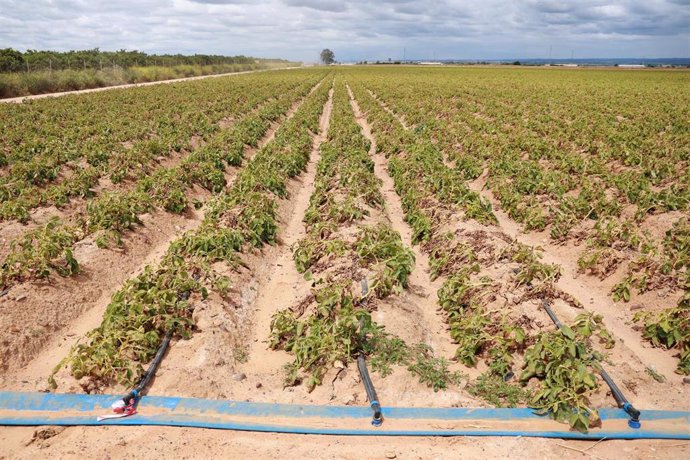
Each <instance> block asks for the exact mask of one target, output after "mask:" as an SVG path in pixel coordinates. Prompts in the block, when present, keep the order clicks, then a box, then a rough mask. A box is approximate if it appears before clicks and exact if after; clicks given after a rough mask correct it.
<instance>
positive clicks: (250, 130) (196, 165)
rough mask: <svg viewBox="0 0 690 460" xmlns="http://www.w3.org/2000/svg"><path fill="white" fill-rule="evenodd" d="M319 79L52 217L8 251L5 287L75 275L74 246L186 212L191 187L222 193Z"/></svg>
mask: <svg viewBox="0 0 690 460" xmlns="http://www.w3.org/2000/svg"><path fill="white" fill-rule="evenodd" d="M315 80H316V77H315V78H314V79H310V80H309V81H307V82H305V83H303V84H301V85H299V86H297V87H296V88H294V89H292V90H289V91H287V92H286V93H284V94H283V95H282V96H281V97H279V98H277V99H275V100H273V101H271V102H269V103H266V104H264V105H263V106H262V107H261V108H260V109H259V110H258V112H256V113H249V114H247V115H245V116H244V117H242V118H240V119H239V120H237V121H236V122H235V123H234V124H233V125H232V126H231V127H229V128H224V129H221V130H218V131H216V132H215V133H214V135H213V136H212V137H210V138H209V139H208V142H206V143H205V144H204V145H203V146H200V147H198V148H196V149H194V150H192V151H191V152H190V153H189V154H187V155H186V156H184V157H183V158H182V160H181V161H180V163H179V164H178V165H175V166H171V167H159V168H158V169H156V170H155V171H153V172H151V173H150V174H148V175H144V176H143V177H142V178H140V179H139V180H137V181H136V182H135V183H134V186H133V188H132V189H131V190H128V191H106V192H104V193H102V194H101V195H100V196H98V197H96V198H94V199H91V200H89V201H88V202H87V203H86V209H85V210H84V212H83V213H78V214H77V215H75V216H71V218H70V219H68V220H64V221H63V220H60V219H59V218H53V219H51V220H50V221H49V222H47V223H46V224H44V225H42V226H40V227H39V228H37V229H35V230H31V231H28V232H25V233H24V234H23V235H22V236H21V237H19V238H18V239H17V240H15V241H13V242H12V243H11V244H10V252H9V254H8V255H7V257H6V258H5V260H4V262H3V264H2V267H0V281H1V284H2V286H3V287H5V288H6V287H7V286H10V285H12V284H14V283H17V282H21V281H24V280H26V279H30V278H43V277H47V276H49V275H50V273H51V271H57V272H58V273H59V274H61V275H70V274H74V273H76V272H77V271H78V270H79V264H78V261H77V260H76V259H75V258H74V256H73V252H72V247H73V245H74V244H75V243H76V242H77V241H80V240H81V239H83V238H85V237H86V236H87V235H92V234H95V236H96V243H97V244H98V246H99V247H107V246H109V245H110V244H112V243H113V242H115V243H116V244H120V235H121V233H122V232H124V231H126V230H128V229H132V228H134V227H135V226H136V225H137V224H139V223H141V221H140V219H139V216H140V215H141V214H143V213H146V212H150V211H152V210H153V209H156V208H162V209H164V210H166V211H169V212H174V213H178V214H180V213H182V212H184V211H185V210H186V209H187V208H188V206H189V200H188V198H187V191H188V189H190V188H191V187H192V186H193V185H199V186H201V187H203V188H205V189H207V190H209V191H210V192H213V193H217V192H219V191H221V190H222V189H223V188H224V187H225V185H226V178H225V174H224V173H225V170H226V167H228V166H239V165H240V164H241V162H242V158H243V153H244V148H245V145H249V146H254V147H255V146H257V143H258V141H259V139H261V137H263V136H264V134H265V133H266V132H267V131H268V129H269V127H270V125H271V123H273V122H275V121H277V120H279V119H280V118H281V117H282V116H283V115H284V114H285V113H287V111H288V110H289V109H290V107H291V106H292V105H293V104H294V101H295V99H298V98H299V97H303V96H304V95H305V94H306V93H308V92H309V90H310V88H311V87H313V85H314V83H315Z"/></svg>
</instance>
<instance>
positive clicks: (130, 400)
mask: <svg viewBox="0 0 690 460" xmlns="http://www.w3.org/2000/svg"><path fill="white" fill-rule="evenodd" d="M173 331H174V328H170V329H169V330H168V332H167V333H166V334H165V337H163V342H162V343H161V346H160V347H158V351H157V352H156V356H154V357H153V361H151V365H150V366H149V368H148V369H146V372H144V375H142V376H141V379H139V383H138V384H137V386H135V387H134V389H133V390H132V391H130V392H129V393H128V394H127V395H126V396H125V397H124V398H122V401H123V402H124V403H125V406H133V405H136V404H137V402H139V397H140V396H141V393H142V392H143V391H144V389H145V388H146V386H147V385H148V384H149V382H150V381H151V379H152V378H153V376H154V375H155V374H156V369H158V365H159V364H160V363H161V361H162V360H163V355H164V354H165V350H167V349H168V345H170V339H172V335H173Z"/></svg>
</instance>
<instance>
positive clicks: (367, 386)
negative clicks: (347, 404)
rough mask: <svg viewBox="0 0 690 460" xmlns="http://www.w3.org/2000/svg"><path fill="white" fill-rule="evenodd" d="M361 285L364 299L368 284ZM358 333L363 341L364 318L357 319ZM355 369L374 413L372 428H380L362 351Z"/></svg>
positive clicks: (374, 393)
mask: <svg viewBox="0 0 690 460" xmlns="http://www.w3.org/2000/svg"><path fill="white" fill-rule="evenodd" d="M361 285H362V298H363V299H364V298H366V295H367V294H368V293H369V284H368V283H367V280H366V278H365V279H363V280H362V281H361ZM359 333H360V337H361V338H362V339H364V318H363V317H362V318H360V319H359ZM357 368H358V369H359V375H360V377H361V378H362V383H363V384H364V390H365V391H366V392H367V399H369V406H370V407H371V410H372V411H373V412H374V415H373V417H372V420H371V424H372V425H373V426H381V424H382V423H383V414H382V413H381V404H380V403H379V398H378V396H377V395H376V389H375V388H374V384H373V382H372V381H371V377H369V371H368V370H367V362H366V358H365V356H364V351H363V350H360V352H359V356H357Z"/></svg>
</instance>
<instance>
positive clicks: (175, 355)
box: [0, 66, 690, 458]
mask: <svg viewBox="0 0 690 460" xmlns="http://www.w3.org/2000/svg"><path fill="white" fill-rule="evenodd" d="M0 133H1V135H0V256H1V257H2V258H1V259H0V291H2V292H1V293H0V294H1V295H2V297H0V373H1V375H2V376H1V377H0V389H2V390H12V391H44V392H58V393H89V394H100V393H108V394H119V393H123V394H124V393H126V391H128V389H130V388H132V387H133V386H135V385H136V384H137V382H138V381H140V380H141V378H142V377H143V376H144V375H145V371H146V369H147V367H148V366H149V364H150V363H151V361H152V360H153V359H154V356H155V355H156V352H157V351H158V349H159V347H160V346H161V343H162V342H163V341H164V337H166V334H171V337H172V341H171V345H170V347H169V350H168V351H167V353H166V354H165V356H164V358H163V360H162V362H161V365H160V367H159V368H158V371H157V373H156V376H155V378H154V379H153V380H152V381H151V383H150V384H149V385H148V387H147V389H146V393H147V394H152V395H176V396H186V397H195V398H212V399H228V400H235V401H252V402H278V403H293V404H316V405H347V406H350V405H354V406H357V405H360V406H368V402H367V393H366V392H365V388H364V387H363V386H362V383H361V381H360V377H359V374H358V373H357V358H358V356H360V355H361V356H366V362H367V365H368V366H369V372H370V373H371V380H372V381H373V383H374V385H375V386H376V390H377V392H378V396H379V398H380V401H381V404H382V405H383V406H384V407H385V406H405V407H439V408H442V407H466V408H467V407H469V408H481V407H527V408H531V409H533V410H534V411H536V412H537V413H539V414H542V415H543V416H544V417H545V418H548V419H551V420H554V421H556V422H558V423H559V424H560V425H562V429H563V430H572V431H576V432H581V433H587V432H588V431H589V430H596V429H597V428H599V427H601V426H602V419H601V417H600V415H599V409H602V408H615V407H617V402H616V399H614V397H613V395H612V393H611V390H610V389H609V387H608V386H607V384H606V383H605V382H604V380H603V377H602V370H604V371H605V372H608V375H610V376H611V378H613V380H615V382H616V383H617V385H618V387H619V388H620V389H621V390H622V391H623V393H625V394H626V395H627V397H628V399H630V400H631V401H632V402H633V403H634V404H635V406H640V407H642V408H645V409H663V410H685V411H688V410H690V402H689V400H690V385H688V382H690V380H688V379H687V377H686V376H690V72H687V71H674V70H627V71H626V70H613V69H609V70H603V69H591V70H585V69H558V68H527V69H524V68H523V69H520V68H512V67H498V66H497V67H484V68H482V67H428V68H422V67H421V66H402V67H401V66H351V67H346V66H343V67H333V66H329V67H314V68H308V69H295V70H281V71H271V72H259V73H253V74H243V75H235V76H229V77H222V78H212V79H207V80H197V81H190V82H180V83H172V84H165V85H155V86H147V87H141V88H130V89H113V90H109V91H103V92H98V93H92V94H84V95H68V96H63V97H55V98H46V99H40V100H33V101H27V102H24V103H22V104H2V105H0ZM552 315H555V316H557V317H558V319H560V321H561V322H562V323H563V324H562V325H561V327H560V328H559V327H558V326H557V325H556V324H555V323H554V321H553V320H552V319H553V318H552V317H551V316H552ZM605 372H604V373H605ZM684 378H686V381H684ZM369 402H371V401H369ZM384 423H385V422H384ZM84 433H86V432H84ZM103 433H105V432H103ZM3 436H5V437H3ZM61 436H62V435H61ZM104 436H107V434H104ZM113 436H115V435H114V434H113ZM10 438H11V435H0V440H2V439H4V440H5V441H7V439H10ZM542 442H543V443H546V441H542ZM641 445H643V444H641ZM539 446H541V447H538V446H537V445H531V444H530V445H529V446H526V447H525V448H527V449H530V448H531V449H539V450H534V452H535V454H534V455H538V454H537V453H536V452H541V453H544V452H548V451H544V450H542V449H554V448H555V447H554V445H553V444H540V445H539ZM544 446H548V447H544ZM60 449H61V448H60V447H59V445H58V447H57V450H55V451H54V453H57V454H58V455H59V454H60V453H65V452H66V451H64V450H60ZM678 449H681V450H678ZM682 449H685V447H683V446H681V447H676V448H675V450H674V448H672V449H669V450H668V452H667V453H675V454H677V455H681V454H680V452H683V451H686V452H687V450H682ZM17 452H19V451H17ZM17 452H15V453H17ZM492 452H493V453H494V455H501V451H500V450H494V451H492ZM553 452H558V451H553ZM504 453H506V454H507V452H504ZM570 453H572V452H570ZM389 458H391V457H389Z"/></svg>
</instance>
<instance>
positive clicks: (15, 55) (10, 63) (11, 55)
mask: <svg viewBox="0 0 690 460" xmlns="http://www.w3.org/2000/svg"><path fill="white" fill-rule="evenodd" d="M19 70H24V56H22V53H21V52H19V51H17V50H13V49H12V48H5V49H2V50H0V72H16V71H19Z"/></svg>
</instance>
